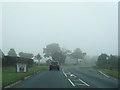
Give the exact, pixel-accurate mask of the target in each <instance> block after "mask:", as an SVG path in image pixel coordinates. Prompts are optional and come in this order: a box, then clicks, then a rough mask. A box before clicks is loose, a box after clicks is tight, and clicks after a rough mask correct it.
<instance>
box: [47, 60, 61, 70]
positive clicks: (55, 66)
mask: <svg viewBox="0 0 120 90" xmlns="http://www.w3.org/2000/svg"><path fill="white" fill-rule="evenodd" d="M53 69H57V70H58V71H59V70H60V64H59V62H58V61H52V62H51V63H50V66H49V70H53Z"/></svg>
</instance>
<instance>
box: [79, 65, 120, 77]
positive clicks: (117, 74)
mask: <svg viewBox="0 0 120 90" xmlns="http://www.w3.org/2000/svg"><path fill="white" fill-rule="evenodd" d="M80 68H82V69H96V70H98V71H101V72H103V73H104V74H106V75H108V76H112V77H114V78H117V79H120V71H118V70H117V69H112V70H110V69H102V68H96V67H80Z"/></svg>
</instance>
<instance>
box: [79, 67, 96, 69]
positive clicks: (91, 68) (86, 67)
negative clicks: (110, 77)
mask: <svg viewBox="0 0 120 90" xmlns="http://www.w3.org/2000/svg"><path fill="white" fill-rule="evenodd" d="M80 68H82V69H95V68H94V67H80Z"/></svg>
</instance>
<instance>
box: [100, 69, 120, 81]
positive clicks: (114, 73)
mask: <svg viewBox="0 0 120 90" xmlns="http://www.w3.org/2000/svg"><path fill="white" fill-rule="evenodd" d="M99 70H100V71H102V72H103V73H105V74H106V75H108V76H112V77H115V78H117V79H120V72H118V71H117V70H109V69H99Z"/></svg>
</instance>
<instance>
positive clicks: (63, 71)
mask: <svg viewBox="0 0 120 90" xmlns="http://www.w3.org/2000/svg"><path fill="white" fill-rule="evenodd" d="M62 71H63V69H62ZM63 74H64V75H65V77H67V75H66V73H65V72H64V71H63Z"/></svg>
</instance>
